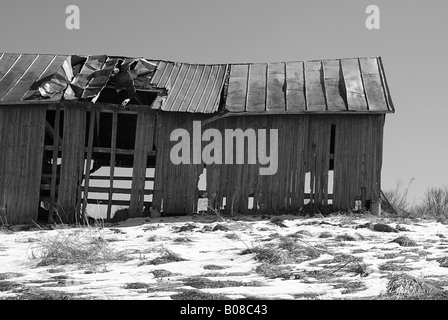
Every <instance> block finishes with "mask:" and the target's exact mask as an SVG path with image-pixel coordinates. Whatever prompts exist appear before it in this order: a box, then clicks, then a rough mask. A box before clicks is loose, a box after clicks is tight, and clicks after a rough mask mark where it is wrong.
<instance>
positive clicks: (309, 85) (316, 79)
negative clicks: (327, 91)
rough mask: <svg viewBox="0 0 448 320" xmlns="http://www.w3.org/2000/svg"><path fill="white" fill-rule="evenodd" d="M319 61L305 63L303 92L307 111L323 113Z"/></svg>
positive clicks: (322, 92) (323, 102)
mask: <svg viewBox="0 0 448 320" xmlns="http://www.w3.org/2000/svg"><path fill="white" fill-rule="evenodd" d="M322 72H323V71H322V65H321V61H320V60H319V61H307V62H305V84H306V85H305V90H306V103H307V110H308V111H313V112H314V111H325V110H326V109H327V106H326V104H325V96H324V88H323V87H322V85H323V83H322V78H323V76H322Z"/></svg>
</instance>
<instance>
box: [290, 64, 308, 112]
mask: <svg viewBox="0 0 448 320" xmlns="http://www.w3.org/2000/svg"><path fill="white" fill-rule="evenodd" d="M303 74H304V73H303V62H287V63H286V105H287V110H288V111H291V110H301V111H305V110H306V101H305V82H304V78H303Z"/></svg>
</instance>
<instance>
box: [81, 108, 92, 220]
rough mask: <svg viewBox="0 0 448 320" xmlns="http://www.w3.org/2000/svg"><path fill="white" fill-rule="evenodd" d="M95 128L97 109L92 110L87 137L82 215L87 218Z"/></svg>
mask: <svg viewBox="0 0 448 320" xmlns="http://www.w3.org/2000/svg"><path fill="white" fill-rule="evenodd" d="M94 130H95V111H94V110H93V111H90V123H89V136H88V137H87V159H86V168H85V176H84V179H85V180H84V186H85V187H84V199H83V206H82V216H83V217H84V218H85V214H86V209H87V199H89V184H90V179H93V178H92V176H90V168H91V164H92V147H93V131H94Z"/></svg>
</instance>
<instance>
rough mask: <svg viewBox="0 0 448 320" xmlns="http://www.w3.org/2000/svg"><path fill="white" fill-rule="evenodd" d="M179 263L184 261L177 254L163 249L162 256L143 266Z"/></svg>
mask: <svg viewBox="0 0 448 320" xmlns="http://www.w3.org/2000/svg"><path fill="white" fill-rule="evenodd" d="M179 261H186V259H184V258H182V257H181V256H180V255H179V254H177V253H175V252H173V251H171V250H168V249H166V248H164V249H163V254H162V256H160V257H157V258H155V259H152V260H151V261H148V262H146V263H143V264H154V265H159V264H165V263H170V262H179ZM140 265H141V264H140Z"/></svg>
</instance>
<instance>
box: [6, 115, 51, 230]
mask: <svg viewBox="0 0 448 320" xmlns="http://www.w3.org/2000/svg"><path fill="white" fill-rule="evenodd" d="M44 135H45V107H41V106H2V107H1V108H0V209H3V208H5V207H6V212H7V215H6V219H7V223H9V224H22V223H32V221H37V213H38V208H39V187H40V179H41V170H42V157H43V147H44Z"/></svg>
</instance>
